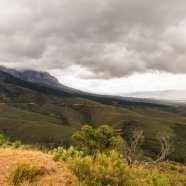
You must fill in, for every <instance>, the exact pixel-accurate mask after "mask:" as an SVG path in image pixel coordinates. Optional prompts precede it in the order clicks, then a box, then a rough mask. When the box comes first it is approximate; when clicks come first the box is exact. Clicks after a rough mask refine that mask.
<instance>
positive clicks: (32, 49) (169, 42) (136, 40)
mask: <svg viewBox="0 0 186 186" xmlns="http://www.w3.org/2000/svg"><path fill="white" fill-rule="evenodd" d="M185 51H186V1H185V0H179V1H176V0H169V1H162V0H156V1H154V0H136V1H134V0H101V1H98V0H48V1H46V0H45V1H44V0H32V1H28V0H14V1H12V0H0V65H6V66H9V67H16V68H23V69H26V68H33V69H38V70H50V69H62V70H64V69H66V68H68V67H71V66H74V65H78V66H79V67H82V68H85V69H86V70H87V71H90V72H91V73H93V74H94V75H95V77H97V78H111V77H123V76H126V75H130V74H133V73H135V72H140V73H143V72H147V71H164V72H170V73H186V52H185Z"/></svg>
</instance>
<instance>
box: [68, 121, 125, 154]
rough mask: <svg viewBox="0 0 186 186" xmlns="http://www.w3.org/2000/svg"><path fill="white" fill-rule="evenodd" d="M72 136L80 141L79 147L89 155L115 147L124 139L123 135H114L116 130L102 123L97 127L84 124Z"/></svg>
mask: <svg viewBox="0 0 186 186" xmlns="http://www.w3.org/2000/svg"><path fill="white" fill-rule="evenodd" d="M72 138H73V139H75V140H76V141H77V142H78V148H79V149H80V150H81V151H83V152H84V153H85V154H89V155H94V154H96V153H97V152H105V151H108V150H111V149H114V148H116V147H117V146H119V144H120V143H121V141H122V138H121V137H119V136H115V135H114V130H113V129H112V128H111V127H110V126H108V125H102V126H100V127H98V128H97V129H94V128H93V127H91V126H89V125H84V126H83V127H82V129H81V130H80V131H77V132H75V133H74V134H73V136H72Z"/></svg>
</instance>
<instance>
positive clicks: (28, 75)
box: [0, 66, 59, 84]
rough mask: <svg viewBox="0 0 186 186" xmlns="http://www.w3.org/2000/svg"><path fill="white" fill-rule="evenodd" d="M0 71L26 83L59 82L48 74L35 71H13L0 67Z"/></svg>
mask: <svg viewBox="0 0 186 186" xmlns="http://www.w3.org/2000/svg"><path fill="white" fill-rule="evenodd" d="M0 71H3V72H6V73H8V74H11V75H13V76H15V77H17V78H20V79H23V80H25V81H28V82H33V83H43V84H58V83H59V81H58V80H57V79H56V78H55V77H54V76H52V75H50V74H49V73H48V72H41V71H35V70H20V71H19V70H15V69H9V68H6V67H3V66H0Z"/></svg>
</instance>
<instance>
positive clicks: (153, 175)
mask: <svg viewBox="0 0 186 186" xmlns="http://www.w3.org/2000/svg"><path fill="white" fill-rule="evenodd" d="M147 184H148V185H149V186H151V185H153V186H170V185H171V184H170V180H169V179H168V178H167V177H166V176H164V175H162V174H160V173H159V172H158V170H157V169H156V168H155V169H154V170H153V171H152V172H150V173H149V175H148V177H147Z"/></svg>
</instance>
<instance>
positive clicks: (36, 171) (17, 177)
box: [11, 163, 45, 185]
mask: <svg viewBox="0 0 186 186" xmlns="http://www.w3.org/2000/svg"><path fill="white" fill-rule="evenodd" d="M44 173H45V171H44V169H42V168H38V167H36V166H33V165H30V164H28V163H21V164H19V165H18V166H17V168H16V169H15V171H14V172H13V173H12V175H11V182H12V184H13V185H19V184H20V183H22V182H24V181H28V182H32V181H33V179H34V178H36V177H37V176H40V175H43V174H44Z"/></svg>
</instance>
